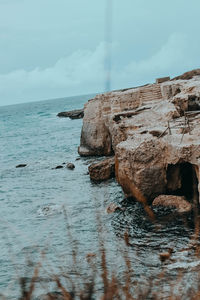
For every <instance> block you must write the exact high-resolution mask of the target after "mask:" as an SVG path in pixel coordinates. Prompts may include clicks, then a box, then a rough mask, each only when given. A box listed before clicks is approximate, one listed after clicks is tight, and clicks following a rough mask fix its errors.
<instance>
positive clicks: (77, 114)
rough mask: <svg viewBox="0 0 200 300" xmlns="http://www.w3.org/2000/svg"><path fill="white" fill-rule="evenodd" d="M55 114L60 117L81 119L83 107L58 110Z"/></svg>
mask: <svg viewBox="0 0 200 300" xmlns="http://www.w3.org/2000/svg"><path fill="white" fill-rule="evenodd" d="M57 116H58V117H60V118H70V119H82V118H83V116H84V109H75V110H71V111H64V112H60V113H58V114H57Z"/></svg>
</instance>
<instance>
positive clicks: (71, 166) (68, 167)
mask: <svg viewBox="0 0 200 300" xmlns="http://www.w3.org/2000/svg"><path fill="white" fill-rule="evenodd" d="M66 167H67V169H70V170H73V169H74V168H75V165H74V164H72V163H68V164H67V166H66Z"/></svg>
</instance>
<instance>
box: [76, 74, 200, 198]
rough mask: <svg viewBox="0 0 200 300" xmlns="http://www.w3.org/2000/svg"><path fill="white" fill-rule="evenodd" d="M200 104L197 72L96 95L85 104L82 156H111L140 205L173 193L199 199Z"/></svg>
mask: <svg viewBox="0 0 200 300" xmlns="http://www.w3.org/2000/svg"><path fill="white" fill-rule="evenodd" d="M199 99H200V73H199V70H196V71H195V70H194V71H192V72H189V73H186V74H184V75H183V76H181V77H179V78H176V79H175V80H169V81H165V82H162V83H157V84H151V85H146V86H143V87H138V88H134V89H128V90H122V91H115V92H111V93H106V94H103V95H98V96H97V97H95V98H94V99H92V100H90V101H89V102H88V103H87V104H86V105H85V110H84V111H85V115H84V119H83V128H82V135H81V145H80V147H79V154H80V155H83V156H84V155H86V156H87V155H109V154H110V153H111V152H112V151H113V152H114V154H115V170H116V178H117V180H118V182H119V183H120V185H121V186H122V188H123V190H124V192H125V194H126V195H127V196H133V197H135V198H136V199H137V200H139V201H142V202H147V203H148V202H150V203H151V202H152V201H153V199H154V198H155V197H157V196H159V195H161V194H169V193H172V194H173V195H179V196H185V197H186V198H187V200H190V201H192V200H193V198H197V197H198V198H199V192H200V184H199V179H200V113H199V111H198V110H199V103H200V100H199ZM187 174H188V175H187ZM188 178H192V180H189V181H188V182H189V183H187V179H188ZM184 186H186V188H184Z"/></svg>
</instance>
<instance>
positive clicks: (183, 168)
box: [167, 162, 199, 206]
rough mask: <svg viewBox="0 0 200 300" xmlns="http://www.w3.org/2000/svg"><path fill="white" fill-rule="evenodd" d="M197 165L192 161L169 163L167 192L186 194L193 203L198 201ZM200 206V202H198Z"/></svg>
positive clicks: (169, 193)
mask: <svg viewBox="0 0 200 300" xmlns="http://www.w3.org/2000/svg"><path fill="white" fill-rule="evenodd" d="M196 171H197V167H196V166H195V165H193V164H191V163H188V162H184V163H179V164H175V165H173V164H169V165H168V167H167V194H168V195H176V196H184V197H185V198H186V199H187V200H188V201H189V202H191V203H194V201H195V203H198V202H199V201H198V200H199V191H198V183H199V182H198V177H197V172H196ZM198 206H199V204H198Z"/></svg>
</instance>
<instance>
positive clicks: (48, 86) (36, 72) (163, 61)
mask: <svg viewBox="0 0 200 300" xmlns="http://www.w3.org/2000/svg"><path fill="white" fill-rule="evenodd" d="M198 44H199V41H196V44H195V42H193V47H191V41H190V37H188V36H187V35H186V34H181V33H173V34H172V35H170V36H169V38H168V40H167V41H166V43H165V44H164V45H162V46H161V47H160V49H158V51H157V52H156V53H155V54H154V55H152V56H149V57H148V58H146V59H143V60H139V61H134V60H132V61H129V63H128V64H126V65H125V66H121V65H118V64H117V63H116V61H117V59H119V60H120V58H117V57H113V60H114V61H115V63H113V69H112V76H111V79H112V88H113V89H117V88H122V87H129V86H136V85H139V84H143V83H147V82H153V81H154V80H155V78H157V77H160V76H167V75H170V76H173V75H177V74H180V73H182V72H184V71H187V70H189V69H192V68H197V67H199V57H198V48H199V47H198ZM117 47H120V45H118V46H117ZM147 47H148V45H147ZM112 49H113V54H114V53H115V50H116V45H114V46H113V48H112ZM194 49H196V50H195V51H194ZM123 55H125V54H123ZM104 60H105V44H104V43H100V44H99V46H98V47H97V48H96V49H94V50H93V51H92V50H78V51H76V52H74V53H72V54H71V55H69V56H66V57H63V58H60V59H59V60H58V61H57V62H56V63H55V64H54V65H53V66H51V67H48V68H45V69H41V68H39V67H37V68H35V69H33V70H32V71H26V70H16V71H13V72H10V73H8V74H5V75H4V74H2V75H0V104H1V105H5V104H11V103H16V102H17V101H16V100H19V102H26V101H34V100H41V99H51V98H56V97H65V96H70V95H80V94H87V93H95V92H103V91H104V84H105V72H104Z"/></svg>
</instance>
